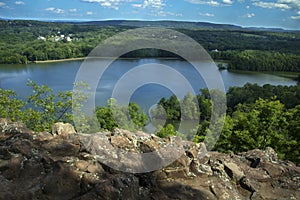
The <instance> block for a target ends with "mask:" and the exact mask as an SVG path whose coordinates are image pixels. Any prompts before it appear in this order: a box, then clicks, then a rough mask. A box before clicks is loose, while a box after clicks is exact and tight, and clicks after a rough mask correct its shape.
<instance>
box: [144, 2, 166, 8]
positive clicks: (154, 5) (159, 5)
mask: <svg viewBox="0 0 300 200" xmlns="http://www.w3.org/2000/svg"><path fill="white" fill-rule="evenodd" d="M165 5H166V4H164V3H163V1H162V0H144V3H143V8H147V7H150V8H154V9H162V8H163V7H164V6H165Z"/></svg>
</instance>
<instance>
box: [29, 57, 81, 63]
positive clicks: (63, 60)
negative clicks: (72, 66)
mask: <svg viewBox="0 0 300 200" xmlns="http://www.w3.org/2000/svg"><path fill="white" fill-rule="evenodd" d="M84 59H85V57H82V58H66V59H59V60H36V61H33V63H37V64H39V63H55V62H65V61H73V60H84Z"/></svg>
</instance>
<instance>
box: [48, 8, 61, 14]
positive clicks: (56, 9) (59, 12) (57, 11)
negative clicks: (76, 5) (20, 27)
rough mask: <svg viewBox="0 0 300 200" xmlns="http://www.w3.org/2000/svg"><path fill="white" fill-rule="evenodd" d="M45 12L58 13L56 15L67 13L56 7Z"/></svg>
mask: <svg viewBox="0 0 300 200" xmlns="http://www.w3.org/2000/svg"><path fill="white" fill-rule="evenodd" d="M45 10H46V11H49V12H53V13H56V14H63V13H65V11H64V10H63V9H60V8H54V7H50V8H46V9H45Z"/></svg>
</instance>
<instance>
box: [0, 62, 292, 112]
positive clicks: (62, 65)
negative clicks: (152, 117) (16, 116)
mask: <svg viewBox="0 0 300 200" xmlns="http://www.w3.org/2000/svg"><path fill="white" fill-rule="evenodd" d="M149 63H157V64H160V65H166V66H170V67H172V68H174V69H176V70H177V71H178V72H179V73H180V74H182V75H183V76H184V77H185V78H186V79H187V80H188V81H189V82H190V84H191V86H192V87H193V89H194V90H195V91H197V92H198V91H199V89H201V88H205V87H206V85H205V82H204V81H203V79H202V77H201V76H199V74H197V72H196V71H195V69H194V68H193V67H192V66H191V65H190V64H189V63H188V62H185V61H182V60H176V59H120V60H117V61H115V62H113V63H112V64H111V65H110V66H109V67H108V68H107V70H106V71H105V73H104V74H103V76H102V77H101V79H100V80H99V83H98V86H97V90H96V91H97V92H96V104H97V105H105V104H106V101H107V99H108V98H110V97H111V95H112V91H113V88H114V87H115V85H116V83H117V81H118V80H120V79H121V78H122V77H123V75H124V74H126V73H127V72H129V71H130V70H131V69H133V68H134V67H135V66H140V65H146V64H149ZM81 64H82V61H68V62H57V63H42V64H28V65H0V87H1V88H3V89H12V90H14V91H16V93H17V94H18V95H19V96H20V97H21V98H25V97H26V96H28V95H29V94H31V88H30V87H28V86H26V83H27V81H28V80H29V79H31V80H33V81H35V82H36V83H38V84H44V85H47V86H49V87H50V88H52V89H53V90H54V91H55V92H57V91H67V90H72V89H73V83H74V81H75V78H76V74H77V72H78V69H79V68H80V65H81ZM219 73H220V75H221V77H222V79H223V81H224V85H225V89H226V90H228V88H229V87H231V86H243V85H244V84H246V83H248V82H249V83H257V84H259V85H264V84H272V85H295V84H297V82H296V81H294V80H293V79H290V78H287V77H283V76H280V74H267V73H261V72H229V71H227V70H221V71H219ZM161 75H162V76H164V77H165V79H168V75H167V74H161ZM138 76H139V77H138V78H139V79H144V78H145V79H146V78H149V74H147V73H144V74H143V73H140V74H139V75H138ZM212 78H213V77H212ZM175 82H176V81H175ZM123 92H124V93H126V92H127V91H123ZM170 95H172V91H171V90H170V89H169V88H167V87H163V86H161V85H159V84H157V83H153V84H145V85H142V86H140V87H138V88H137V89H136V90H135V91H134V93H132V95H131V99H130V100H131V101H134V102H137V103H138V104H139V105H141V107H142V108H143V109H144V110H145V111H147V110H149V108H150V107H151V106H152V105H153V104H155V103H156V102H157V101H159V100H160V99H161V98H162V97H169V96H170Z"/></svg>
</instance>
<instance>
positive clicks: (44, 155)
mask: <svg viewBox="0 0 300 200" xmlns="http://www.w3.org/2000/svg"><path fill="white" fill-rule="evenodd" d="M103 136H105V137H103ZM101 138H102V139H101ZM103 138H105V141H104V140H103ZM89 139H90V140H89ZM91 139H92V140H91ZM100 139H101V140H100ZM86 140H89V141H90V142H91V141H92V143H89V144H90V146H89V145H88V146H87V145H86ZM99 140H100V141H101V142H102V143H101V144H102V146H105V148H106V150H107V149H108V150H109V147H117V148H118V149H119V150H121V151H122V152H137V153H146V152H155V151H158V150H159V148H162V147H164V146H166V145H168V144H171V143H172V140H173V138H167V139H161V138H157V137H156V136H154V135H149V134H145V133H142V132H138V133H130V132H128V131H125V130H116V131H115V132H113V133H98V134H94V135H90V136H89V135H87V134H77V133H76V132H75V131H74V129H73V127H72V126H70V125H68V124H62V123H58V124H55V125H54V126H53V130H52V134H51V133H47V132H43V133H36V132H33V131H31V130H28V129H27V128H26V127H25V126H24V125H23V124H22V123H16V122H10V121H9V120H6V119H0V199H51V200H52V199H63V200H66V199H78V200H79V199H143V200H147V199H159V200H160V199H300V189H299V188H300V168H299V167H297V166H295V164H293V163H292V162H289V161H281V160H279V159H278V158H277V155H276V153H275V152H274V150H273V149H271V148H267V149H266V150H265V151H261V150H252V151H248V152H245V153H241V154H238V155H234V154H223V153H218V152H206V149H205V145H204V144H194V143H191V142H186V141H181V140H178V141H177V145H179V146H182V147H183V152H182V153H183V154H182V155H180V156H179V157H178V159H176V160H175V161H174V162H172V163H171V164H169V165H167V166H165V167H163V168H162V169H157V170H155V171H151V172H145V173H130V172H128V170H123V171H119V170H116V168H114V167H111V165H110V164H107V163H109V162H105V164H104V162H103V161H105V159H106V158H107V159H108V160H109V159H110V158H109V157H106V156H108V154H105V152H104V153H103V155H101V154H99V152H102V151H98V153H95V151H96V150H97V149H96V147H94V146H93V145H94V144H95V143H97V142H95V141H99ZM98 145H99V144H98ZM107 146H108V147H107ZM103 148H104V147H103ZM98 149H99V148H98ZM102 150H103V149H102ZM122 155H124V154H115V155H113V157H114V156H116V157H118V156H119V157H118V159H119V160H120V162H122V159H123V158H122ZM156 155H157V156H158V157H159V156H160V154H156ZM109 156H112V155H109ZM132 162H133V163H135V162H134V161H132ZM141 167H145V166H141ZM143 169H144V168H143ZM124 171H125V172H124ZM126 171H127V172H126Z"/></svg>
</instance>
